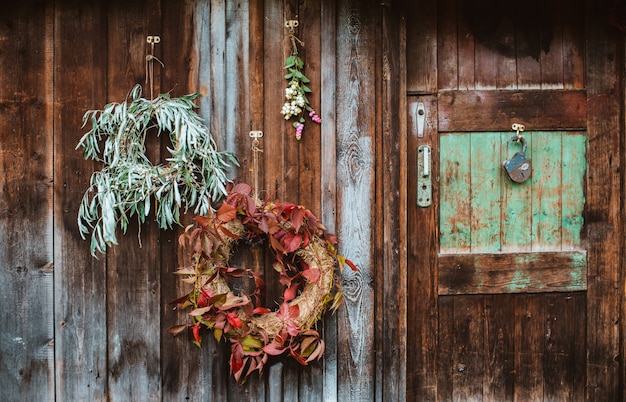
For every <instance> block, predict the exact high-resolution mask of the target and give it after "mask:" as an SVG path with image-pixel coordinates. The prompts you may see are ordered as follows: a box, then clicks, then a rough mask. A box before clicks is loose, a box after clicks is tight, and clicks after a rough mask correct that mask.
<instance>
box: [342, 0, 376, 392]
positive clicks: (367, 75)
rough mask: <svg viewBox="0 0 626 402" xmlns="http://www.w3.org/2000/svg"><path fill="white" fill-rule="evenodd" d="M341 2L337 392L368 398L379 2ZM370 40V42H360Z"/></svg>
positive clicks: (372, 381)
mask: <svg viewBox="0 0 626 402" xmlns="http://www.w3.org/2000/svg"><path fill="white" fill-rule="evenodd" d="M376 4H377V3H375V2H369V1H368V2H360V1H356V0H353V1H345V2H341V3H340V4H339V9H338V14H337V21H338V22H337V60H338V64H337V81H338V82H341V83H343V85H342V86H341V88H339V89H338V90H337V95H336V96H337V98H336V100H337V116H340V117H341V118H340V119H338V120H337V184H338V188H340V189H341V191H339V192H338V194H337V205H338V214H337V223H338V235H339V238H340V239H345V241H344V242H343V243H342V244H341V245H340V249H339V251H340V252H341V253H342V254H344V255H347V256H349V258H350V259H352V260H353V261H354V263H355V264H356V265H357V266H358V267H359V271H358V272H354V271H351V270H349V269H347V270H344V273H343V281H344V282H343V294H344V304H343V307H342V310H340V311H339V312H338V317H339V328H338V331H339V333H341V334H342V337H341V338H340V339H339V340H338V364H339V373H340V379H339V384H338V398H339V399H343V400H368V399H371V398H372V396H373V395H374V390H375V372H374V369H375V367H374V363H375V356H374V355H373V354H372V351H373V350H374V348H375V346H374V326H373V325H372V324H373V322H374V319H375V318H374V284H373V283H372V278H374V277H375V275H376V268H375V266H374V264H373V262H374V259H373V258H374V256H373V254H372V243H373V231H372V223H373V219H372V212H373V211H375V210H374V200H372V194H373V191H374V184H375V183H374V178H375V177H374V167H375V166H374V162H375V161H374V155H375V152H376V150H375V130H376V120H375V119H376V102H373V101H372V100H373V99H375V98H376V76H375V71H376V60H375V56H376V50H375V49H376V47H377V46H378V45H376V43H377V42H376V41H377V38H378V27H379V26H380V24H379V22H380V21H379V20H378V19H377V18H376V16H378V15H379V11H380V10H379V8H378V7H379V6H378V5H376ZM366 44H371V45H372V46H367V45H366Z"/></svg>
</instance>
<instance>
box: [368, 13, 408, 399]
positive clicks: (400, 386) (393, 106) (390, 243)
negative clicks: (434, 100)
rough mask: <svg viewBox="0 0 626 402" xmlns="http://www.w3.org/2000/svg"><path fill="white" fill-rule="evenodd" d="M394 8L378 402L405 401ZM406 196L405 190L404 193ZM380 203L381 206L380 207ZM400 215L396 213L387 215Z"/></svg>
mask: <svg viewBox="0 0 626 402" xmlns="http://www.w3.org/2000/svg"><path fill="white" fill-rule="evenodd" d="M403 13H404V10H401V9H400V8H399V7H398V5H397V4H393V3H392V4H390V5H384V6H383V7H382V18H383V20H382V47H381V48H382V55H381V56H379V58H380V59H382V68H381V70H382V76H381V81H382V96H381V99H382V105H381V110H382V118H381V120H382V135H381V136H379V138H380V140H379V142H378V146H377V147H378V151H379V152H378V155H377V158H378V159H377V160H378V161H380V162H378V163H377V166H379V167H378V168H377V172H376V180H377V183H381V185H377V186H376V193H377V196H376V197H377V198H378V199H379V202H378V205H377V210H378V213H377V215H378V219H374V222H375V225H376V226H377V227H381V226H382V228H383V229H382V231H381V230H378V234H379V236H378V238H377V239H376V243H377V244H376V249H377V251H376V254H377V255H378V259H379V261H380V262H379V263H378V266H379V267H383V269H379V270H378V271H377V278H378V281H379V283H378V287H377V294H379V295H381V294H382V297H380V298H378V302H377V305H376V316H377V328H378V329H377V332H376V335H377V336H376V344H377V353H378V354H379V356H380V357H379V358H378V359H377V362H376V372H377V377H376V383H377V384H378V386H377V390H376V398H377V400H385V401H393V400H397V401H402V400H406V390H405V388H406V318H407V317H406V302H407V297H406V266H405V264H406V259H405V258H406V254H405V252H403V250H406V243H405V241H406V232H405V231H403V229H404V230H406V228H402V227H401V226H402V222H403V221H405V220H406V203H405V200H406V197H403V196H402V194H406V193H405V192H403V190H404V189H405V186H406V179H407V177H406V166H407V164H406V159H407V154H406V144H407V137H406V135H407V134H406V133H407V130H406V115H405V114H404V113H400V114H398V110H406V96H405V93H406V89H405V87H404V85H405V81H404V79H403V75H402V71H403V68H404V67H405V66H404V64H403V63H402V57H401V55H404V53H403V52H404V50H405V49H404V46H405V44H404V42H403V37H402V35H403V34H404V31H403V28H404V26H403V21H402V18H401V15H403ZM404 191H406V190H404ZM380 200H382V202H380ZM391 211H399V212H400V213H393V212H392V213H390V212H391Z"/></svg>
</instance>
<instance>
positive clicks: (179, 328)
mask: <svg viewBox="0 0 626 402" xmlns="http://www.w3.org/2000/svg"><path fill="white" fill-rule="evenodd" d="M185 328H187V325H186V324H182V325H174V326H172V327H169V328H168V329H167V332H169V333H170V334H172V335H174V336H176V335H178V334H180V333H181V332H183V331H184V330H185Z"/></svg>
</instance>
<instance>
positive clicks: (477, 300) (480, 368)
mask: <svg viewBox="0 0 626 402" xmlns="http://www.w3.org/2000/svg"><path fill="white" fill-rule="evenodd" d="M453 303H454V314H453V320H452V322H448V323H447V324H443V325H448V326H450V327H452V328H451V331H452V339H453V340H454V344H453V347H452V350H451V351H450V352H452V356H453V365H452V367H451V368H450V370H451V371H452V387H453V389H452V399H450V400H454V401H481V400H482V393H483V384H482V383H483V374H484V372H485V360H484V353H483V352H484V350H483V348H484V343H485V339H484V337H485V331H484V326H485V323H484V317H483V297H482V296H461V297H455V298H454V302H453ZM442 352H443V351H442Z"/></svg>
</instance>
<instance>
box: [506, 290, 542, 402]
mask: <svg viewBox="0 0 626 402" xmlns="http://www.w3.org/2000/svg"><path fill="white" fill-rule="evenodd" d="M543 300H544V299H543V296H539V295H518V297H517V298H516V301H515V310H516V320H515V385H514V390H515V396H514V400H516V401H542V400H543V385H544V377H545V374H544V372H543V365H542V358H543V347H544V336H545V332H544V328H545V325H544V320H543V318H542V317H543V312H542V306H543ZM548 375H549V373H548Z"/></svg>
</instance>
